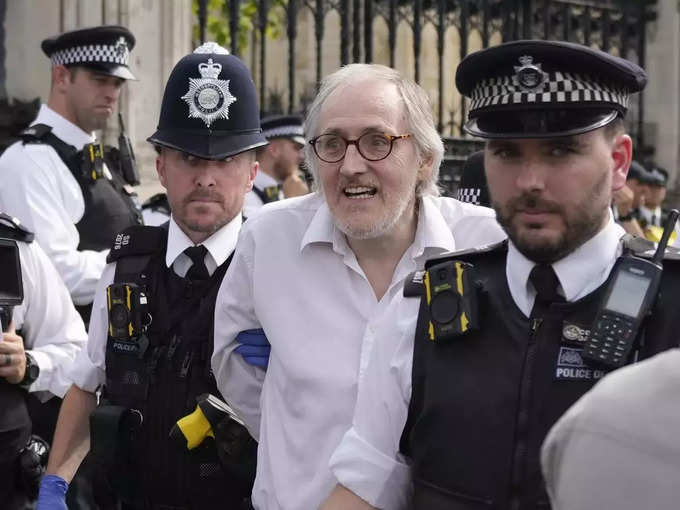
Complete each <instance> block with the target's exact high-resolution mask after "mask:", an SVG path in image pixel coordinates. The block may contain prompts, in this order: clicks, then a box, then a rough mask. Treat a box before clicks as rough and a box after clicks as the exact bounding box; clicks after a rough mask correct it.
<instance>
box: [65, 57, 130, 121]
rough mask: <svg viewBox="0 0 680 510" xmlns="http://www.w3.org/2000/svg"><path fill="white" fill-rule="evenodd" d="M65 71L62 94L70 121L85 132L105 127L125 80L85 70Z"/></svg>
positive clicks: (80, 68) (79, 68) (81, 68)
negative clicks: (63, 92) (65, 77)
mask: <svg viewBox="0 0 680 510" xmlns="http://www.w3.org/2000/svg"><path fill="white" fill-rule="evenodd" d="M67 72H68V79H67V80H66V81H65V82H64V91H65V94H66V105H65V107H66V109H67V112H68V114H67V115H68V117H70V118H69V120H71V121H72V122H73V123H74V124H76V125H77V126H78V127H80V128H81V129H82V130H83V131H86V132H88V133H89V132H91V131H94V130H96V129H102V128H104V127H105V126H106V121H107V119H108V118H109V117H110V116H111V115H112V114H113V112H114V110H115V107H116V102H117V101H118V97H119V96H120V90H121V87H122V86H123V83H125V80H123V79H122V78H118V77H115V76H109V75H106V74H102V73H98V72H96V71H93V70H91V69H86V68H84V67H76V68H73V69H69V70H67Z"/></svg>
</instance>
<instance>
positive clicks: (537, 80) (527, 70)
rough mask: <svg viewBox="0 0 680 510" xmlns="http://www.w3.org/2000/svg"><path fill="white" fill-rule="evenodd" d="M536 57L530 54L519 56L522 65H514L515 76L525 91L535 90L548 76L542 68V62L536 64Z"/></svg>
mask: <svg viewBox="0 0 680 510" xmlns="http://www.w3.org/2000/svg"><path fill="white" fill-rule="evenodd" d="M533 62H534V58H533V57H530V56H529V55H523V56H521V57H519V63H520V64H521V65H519V66H514V68H515V73H516V74H515V76H516V78H517V82H518V83H519V86H520V88H521V89H522V90H523V91H524V92H535V91H536V90H538V89H539V88H540V87H541V85H543V82H545V81H546V79H547V78H548V76H547V74H546V73H544V72H543V70H542V69H541V64H534V63H533Z"/></svg>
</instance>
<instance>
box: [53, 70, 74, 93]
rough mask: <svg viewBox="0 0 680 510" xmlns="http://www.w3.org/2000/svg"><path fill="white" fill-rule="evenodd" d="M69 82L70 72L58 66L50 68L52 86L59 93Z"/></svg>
mask: <svg viewBox="0 0 680 510" xmlns="http://www.w3.org/2000/svg"><path fill="white" fill-rule="evenodd" d="M70 81H71V70H70V69H68V68H67V67H66V66H62V65H58V66H54V67H53V68H52V85H53V87H56V88H57V89H59V90H60V91H63V90H64V87H66V85H68V83H69V82H70Z"/></svg>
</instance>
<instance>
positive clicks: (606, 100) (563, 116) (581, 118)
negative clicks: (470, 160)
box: [456, 40, 647, 138]
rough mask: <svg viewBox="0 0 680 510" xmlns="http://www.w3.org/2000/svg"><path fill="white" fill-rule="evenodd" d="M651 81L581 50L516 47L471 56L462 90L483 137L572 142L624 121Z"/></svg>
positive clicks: (473, 128) (552, 45)
mask: <svg viewBox="0 0 680 510" xmlns="http://www.w3.org/2000/svg"><path fill="white" fill-rule="evenodd" d="M646 83H647V74H646V73H645V71H644V70H643V69H642V68H640V67H639V66H637V65H636V64H634V63H632V62H629V61H627V60H624V59H622V58H619V57H615V56H612V55H609V54H608V53H604V52H602V51H599V50H596V49H593V48H588V47H586V46H582V45H580V44H574V43H568V42H561V41H539V40H526V41H514V42H509V43H505V44H501V45H499V46H494V47H492V48H487V49H484V50H481V51H478V52H475V53H472V54H470V55H468V56H467V57H465V58H464V59H463V60H462V61H461V63H460V65H459V66H458V69H457V71H456V86H457V87H458V90H459V91H460V92H461V94H463V95H465V96H467V97H469V98H470V100H471V103H470V111H469V116H468V121H467V123H466V125H465V129H466V130H467V131H468V132H469V133H470V134H473V135H476V136H480V137H483V138H541V137H554V136H569V135H575V134H579V133H585V132H587V131H591V130H593V129H597V128H600V127H602V126H606V125H607V124H609V123H610V122H612V121H613V120H614V119H616V118H617V117H618V116H621V117H623V116H625V114H626V111H627V109H628V101H629V97H630V94H632V93H635V92H640V91H641V90H642V89H643V88H644V87H645V85H646Z"/></svg>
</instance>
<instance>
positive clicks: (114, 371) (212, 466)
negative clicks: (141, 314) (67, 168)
mask: <svg viewBox="0 0 680 510" xmlns="http://www.w3.org/2000/svg"><path fill="white" fill-rule="evenodd" d="M126 232H127V233H129V234H130V235H131V238H130V239H131V241H130V243H131V244H133V243H135V242H136V241H139V240H142V238H144V239H143V240H144V241H145V243H144V244H146V245H147V246H149V247H151V248H150V250H149V251H148V252H146V253H140V252H139V250H137V252H136V253H135V254H134V255H132V256H130V257H126V256H122V257H119V258H118V257H116V255H114V256H113V257H111V256H110V260H116V262H117V266H116V276H115V281H116V282H134V283H137V284H138V285H140V286H142V285H143V286H144V287H145V288H146V290H147V293H148V300H149V313H150V314H151V317H152V319H153V321H152V323H151V325H150V327H149V330H148V331H147V336H148V338H149V346H148V348H147V350H146V352H145V354H144V356H143V357H142V358H139V357H138V356H137V355H136V354H133V355H130V354H127V353H121V352H119V351H117V350H116V349H115V348H114V346H113V343H114V342H113V341H112V340H111V339H110V338H109V340H108V343H107V349H106V386H105V392H104V395H105V399H106V401H107V403H109V404H114V405H120V406H124V407H127V408H131V409H137V410H139V411H141V413H142V415H143V417H144V419H143V424H142V427H141V430H140V431H138V433H137V435H136V437H135V438H134V441H133V445H132V450H131V451H130V452H128V455H127V459H126V464H125V465H124V466H123V469H122V470H119V472H118V473H116V474H115V475H114V476H115V477H125V478H127V480H128V482H127V486H133V487H134V489H133V491H132V492H133V494H135V496H133V497H132V498H130V499H129V502H131V503H134V504H149V503H153V504H156V505H158V504H161V505H162V504H166V505H172V506H178V507H186V508H211V507H212V506H213V505H214V504H215V503H216V502H218V501H219V502H220V504H221V505H223V506H224V508H232V507H231V506H229V505H230V504H232V505H234V506H233V508H238V505H240V504H241V502H242V500H243V498H244V497H247V496H248V495H249V494H250V490H251V489H252V487H251V486H247V485H246V484H241V483H240V482H239V481H237V480H233V479H231V478H230V477H228V476H227V475H225V473H224V472H223V471H222V469H221V467H220V465H219V460H218V458H217V454H216V449H215V444H214V442H213V441H212V440H206V441H204V443H203V444H202V445H201V446H199V447H198V448H196V449H195V450H192V451H188V450H186V449H181V448H178V447H177V446H176V445H175V444H173V443H171V442H170V440H169V439H168V434H169V432H170V430H171V428H172V426H173V425H174V424H175V422H176V421H177V420H178V419H180V418H182V417H183V416H186V415H188V414H190V413H191V412H192V411H194V409H195V408H196V397H197V396H198V395H200V394H202V393H212V394H214V395H217V396H220V393H219V391H218V389H217V385H216V382H215V378H214V376H213V374H212V371H211V370H210V358H211V356H212V352H213V330H212V328H213V317H214V311H215V300H216V297H217V292H218V290H219V287H220V284H221V282H222V279H223V278H224V275H225V273H226V270H227V267H228V265H229V263H230V261H231V257H230V258H229V259H228V260H227V261H225V262H224V263H223V264H222V265H221V266H219V267H218V268H217V269H216V270H215V272H214V273H213V275H212V276H211V278H210V279H208V280H205V281H202V282H191V281H189V280H187V279H184V278H180V277H179V276H177V275H176V274H175V272H174V271H173V270H172V267H170V268H168V267H166V264H165V251H166V246H167V224H165V225H164V226H161V227H141V226H140V227H132V228H129V229H127V230H126ZM113 251H114V250H112V252H113ZM133 251H135V250H134V247H133ZM126 259H127V260H126ZM130 260H132V261H133V262H132V263H131V264H130V265H128V262H129V261H130ZM144 260H146V262H147V263H146V264H143V263H144ZM140 261H141V262H142V264H143V265H144V268H143V269H142V270H141V271H139V270H138V269H137V268H138V267H139V266H137V265H136V264H139V262H140ZM124 499H127V498H124Z"/></svg>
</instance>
